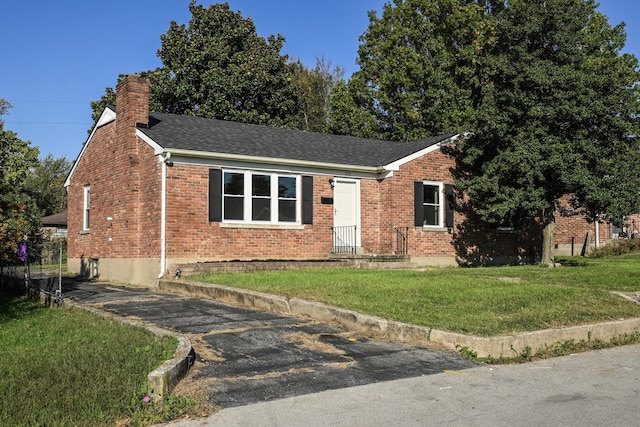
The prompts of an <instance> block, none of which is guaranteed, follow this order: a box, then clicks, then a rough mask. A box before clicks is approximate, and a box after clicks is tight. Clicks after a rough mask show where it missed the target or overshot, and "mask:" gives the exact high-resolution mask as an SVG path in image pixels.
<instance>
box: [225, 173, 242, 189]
mask: <svg viewBox="0 0 640 427" xmlns="http://www.w3.org/2000/svg"><path fill="white" fill-rule="evenodd" d="M224 194H236V195H242V194H244V174H242V173H234V172H225V173H224Z"/></svg>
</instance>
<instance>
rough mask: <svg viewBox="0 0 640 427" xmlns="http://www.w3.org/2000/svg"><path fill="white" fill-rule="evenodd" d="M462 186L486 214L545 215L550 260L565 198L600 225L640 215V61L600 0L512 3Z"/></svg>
mask: <svg viewBox="0 0 640 427" xmlns="http://www.w3.org/2000/svg"><path fill="white" fill-rule="evenodd" d="M502 6H503V7H502V8H501V9H500V10H499V11H497V13H496V14H495V19H496V21H495V22H496V29H497V39H496V41H495V44H494V45H493V46H492V49H491V52H490V55H489V58H490V64H489V65H490V66H489V67H488V69H490V70H491V71H490V76H489V79H488V81H489V82H490V84H489V85H487V86H486V88H485V91H484V93H483V95H482V97H481V99H480V102H479V108H478V124H477V125H476V126H475V128H474V131H475V137H474V138H472V139H471V140H469V141H468V142H467V143H466V144H465V145H464V147H463V148H464V154H465V156H466V158H465V165H466V166H467V167H468V170H467V173H468V175H467V176H466V177H465V178H463V179H461V180H460V181H459V184H460V186H461V188H462V189H464V190H465V191H466V192H467V194H469V196H470V197H471V200H472V202H473V204H474V206H475V208H476V209H477V212H478V213H479V214H480V215H481V217H482V218H483V219H485V220H487V221H491V222H499V221H500V220H501V219H504V218H505V217H506V216H508V215H510V216H511V217H512V218H513V219H514V220H516V221H518V220H519V221H520V222H521V223H524V222H527V221H530V220H532V219H533V218H536V217H538V218H541V220H542V225H543V229H544V231H543V248H542V260H541V261H542V263H545V264H547V263H551V262H552V250H553V244H554V231H555V215H556V207H557V203H558V201H559V199H560V198H561V197H562V196H563V195H567V194H572V195H573V204H574V207H576V208H582V209H584V210H585V212H586V213H587V214H589V215H590V217H591V218H592V219H609V218H611V219H619V218H620V217H622V216H623V215H625V214H629V213H632V212H634V211H637V208H638V204H637V201H638V196H639V193H638V189H640V174H639V173H638V167H639V163H638V141H637V135H639V133H638V132H639V129H638V120H637V118H638V115H639V114H640V104H639V96H638V95H639V94H638V87H637V83H638V81H640V75H639V73H638V62H637V60H636V58H635V57H633V56H632V55H629V54H621V52H620V51H621V49H622V47H623V46H624V43H625V38H626V36H625V32H624V26H623V25H618V26H616V27H611V26H610V25H609V23H608V22H607V19H606V17H604V16H603V15H602V14H601V13H599V12H598V11H597V10H596V7H597V4H596V3H595V1H594V0H509V1H508V2H507V1H505V2H504V4H503V5H502Z"/></svg>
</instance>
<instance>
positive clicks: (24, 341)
mask: <svg viewBox="0 0 640 427" xmlns="http://www.w3.org/2000/svg"><path fill="white" fill-rule="evenodd" d="M176 346H177V340H176V339H175V338H158V337H156V336H154V335H153V334H151V333H150V332H148V331H147V330H145V329H141V328H135V327H132V326H130V325H124V324H121V323H119V322H116V321H111V320H106V319H104V318H102V317H99V316H97V315H94V314H91V313H88V312H85V311H83V310H79V309H65V308H58V307H57V308H44V307H43V306H42V305H41V304H37V303H35V302H33V301H31V300H29V299H27V298H25V297H15V296H12V295H10V294H7V293H5V292H2V291H1V290H0V425H2V426H52V427H55V426H83V427H85V426H108V425H114V423H115V421H116V420H121V419H130V420H131V424H130V425H132V426H135V425H150V424H152V423H157V422H160V421H163V420H168V419H172V418H174V417H175V416H177V415H179V414H180V413H181V412H182V411H183V410H185V409H186V408H188V407H189V406H190V405H191V404H192V402H190V401H187V400H186V399H179V398H172V399H168V400H167V401H165V402H163V403H158V404H154V403H152V402H145V400H146V399H145V396H147V394H148V390H147V374H148V373H149V372H151V371H152V370H154V369H155V368H156V367H158V366H159V365H160V364H161V363H162V362H164V361H165V360H167V359H170V358H171V357H173V352H174V351H175V349H176Z"/></svg>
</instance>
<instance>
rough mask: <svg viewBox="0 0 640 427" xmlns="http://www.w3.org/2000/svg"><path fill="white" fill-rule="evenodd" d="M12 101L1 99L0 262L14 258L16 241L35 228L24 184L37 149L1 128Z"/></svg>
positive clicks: (32, 207)
mask: <svg viewBox="0 0 640 427" xmlns="http://www.w3.org/2000/svg"><path fill="white" fill-rule="evenodd" d="M9 108H11V105H10V104H9V103H8V102H6V101H5V100H3V99H0V264H7V263H9V264H10V263H15V262H17V260H18V259H17V256H16V250H17V248H18V244H19V243H20V242H21V241H22V240H23V239H24V238H26V237H28V236H30V235H31V236H32V235H34V234H35V233H36V232H37V229H38V225H39V222H38V218H39V217H38V215H37V208H36V206H35V203H34V202H33V200H32V199H31V198H30V197H29V194H28V192H27V191H26V190H25V188H24V182H25V178H26V177H27V176H28V174H29V170H30V168H32V167H34V166H36V165H37V162H38V149H37V148H34V147H31V145H30V143H29V142H27V141H22V140H21V139H19V138H18V135H17V134H16V133H15V132H12V131H9V130H5V129H4V121H3V120H2V119H1V117H2V116H3V115H5V114H6V113H7V112H8V110H9Z"/></svg>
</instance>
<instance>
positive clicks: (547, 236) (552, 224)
mask: <svg viewBox="0 0 640 427" xmlns="http://www.w3.org/2000/svg"><path fill="white" fill-rule="evenodd" d="M542 220H543V227H544V228H543V229H542V258H541V259H540V265H548V266H553V265H554V262H553V250H554V247H555V243H556V217H555V212H554V210H553V209H546V210H545V212H544V213H543V214H542Z"/></svg>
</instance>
